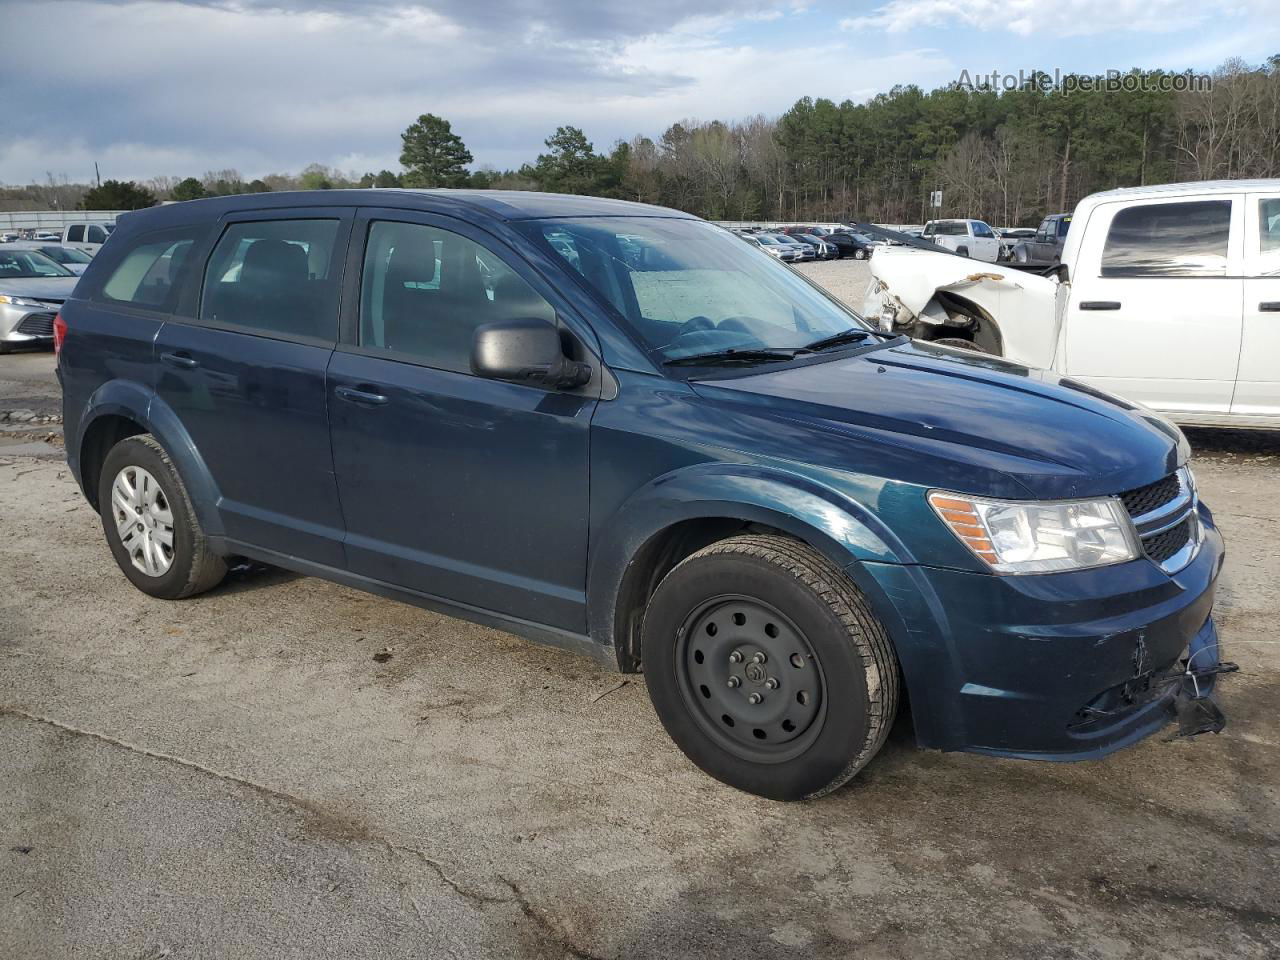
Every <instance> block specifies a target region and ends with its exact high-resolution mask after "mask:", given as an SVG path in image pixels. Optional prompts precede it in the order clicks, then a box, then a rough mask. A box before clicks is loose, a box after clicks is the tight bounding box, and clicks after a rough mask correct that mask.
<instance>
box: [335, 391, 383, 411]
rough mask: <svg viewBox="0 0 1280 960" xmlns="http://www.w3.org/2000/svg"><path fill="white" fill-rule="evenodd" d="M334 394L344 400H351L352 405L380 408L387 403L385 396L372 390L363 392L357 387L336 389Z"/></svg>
mask: <svg viewBox="0 0 1280 960" xmlns="http://www.w3.org/2000/svg"><path fill="white" fill-rule="evenodd" d="M333 392H334V393H335V394H337V395H338V396H339V397H341V398H342V399H343V400H350V401H351V402H352V403H363V404H365V405H366V406H370V407H380V406H382V405H383V404H384V403H386V402H387V397H386V395H385V394H382V393H375V392H373V391H372V390H361V389H358V388H356V387H336V388H335V389H334V391H333Z"/></svg>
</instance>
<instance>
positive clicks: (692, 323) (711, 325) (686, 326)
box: [676, 314, 716, 339]
mask: <svg viewBox="0 0 1280 960" xmlns="http://www.w3.org/2000/svg"><path fill="white" fill-rule="evenodd" d="M715 328H716V322H715V321H714V320H712V319H711V318H710V317H704V316H703V315H702V314H698V315H697V316H696V317H690V318H689V319H688V320H686V321H685V322H684V323H682V324H681V325H680V332H679V333H677V334H676V338H677V339H679V338H680V337H683V336H684V335H685V334H686V333H697V332H698V331H699V330H714V329H715Z"/></svg>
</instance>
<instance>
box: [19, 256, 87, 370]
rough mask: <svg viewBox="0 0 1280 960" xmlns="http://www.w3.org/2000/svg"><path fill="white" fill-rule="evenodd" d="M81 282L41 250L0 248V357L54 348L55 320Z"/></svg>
mask: <svg viewBox="0 0 1280 960" xmlns="http://www.w3.org/2000/svg"><path fill="white" fill-rule="evenodd" d="M77 279H79V278H78V277H76V275H75V274H73V273H72V272H71V271H70V270H68V269H67V268H66V267H64V266H62V265H61V264H59V263H55V262H54V261H53V260H50V259H49V258H48V257H46V256H45V255H44V254H43V253H40V252H39V251H38V250H28V249H22V248H16V249H15V245H14V244H5V245H4V246H3V247H0V353H8V352H9V350H11V349H12V348H13V347H15V346H18V345H20V344H30V345H32V346H52V345H53V318H54V317H55V316H56V315H57V313H58V310H59V309H61V307H62V304H63V301H65V300H66V299H67V298H68V297H69V296H71V291H72V290H74V289H75V287H76V280H77Z"/></svg>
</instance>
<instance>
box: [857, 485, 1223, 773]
mask: <svg viewBox="0 0 1280 960" xmlns="http://www.w3.org/2000/svg"><path fill="white" fill-rule="evenodd" d="M1201 519H1202V521H1203V523H1204V542H1203V544H1202V545H1201V548H1200V551H1199V552H1198V553H1197V555H1196V556H1195V558H1194V559H1193V560H1192V562H1191V563H1190V564H1189V565H1188V566H1187V567H1186V568H1185V569H1183V570H1181V571H1179V572H1178V573H1177V574H1176V575H1174V576H1172V577H1171V576H1169V575H1167V574H1165V573H1163V572H1162V571H1161V570H1160V569H1159V568H1158V567H1157V566H1156V565H1155V564H1153V563H1151V562H1150V561H1149V560H1146V559H1145V558H1144V559H1140V560H1135V561H1132V562H1130V563H1126V564H1121V565H1117V566H1113V567H1106V568H1101V569H1097V570H1088V571H1080V572H1076V573H1068V574H1048V575H1043V576H1026V577H999V576H991V575H982V574H974V573H966V572H961V571H956V570H943V569H937V568H928V567H897V568H893V567H892V566H891V565H888V564H883V565H871V566H872V567H873V569H870V571H869V572H870V573H871V574H872V576H873V577H874V578H875V580H876V581H877V583H878V584H879V587H880V589H881V590H883V591H884V598H885V600H886V602H888V603H889V604H891V605H892V607H893V610H892V611H891V618H896V623H894V624H893V625H892V626H891V630H893V632H894V633H895V640H896V643H897V648H898V653H899V659H900V661H901V663H902V667H903V674H904V678H905V680H906V684H907V692H908V696H909V698H910V702H911V707H912V715H913V718H914V720H915V725H916V734H917V738H918V740H919V742H920V744H921V745H922V746H926V747H932V748H937V749H942V750H966V751H972V752H978V753H987V754H994V755H998V756H1009V757H1021V758H1026V759H1041V760H1084V759H1091V758H1095V757H1101V756H1105V755H1106V754H1108V753H1111V752H1113V751H1115V750H1118V749H1120V748H1122V747H1125V746H1128V745H1129V744H1132V743H1135V742H1137V741H1138V740H1141V739H1143V738H1144V737H1147V736H1150V735H1151V734H1152V733H1154V732H1156V731H1157V730H1159V729H1161V728H1162V727H1164V726H1165V725H1166V724H1168V723H1169V722H1170V721H1171V720H1172V719H1174V717H1175V715H1176V713H1177V711H1178V710H1179V709H1180V708H1182V709H1183V710H1184V712H1185V708H1186V703H1185V701H1186V700H1187V699H1188V698H1189V697H1192V696H1194V695H1196V694H1197V693H1198V694H1200V695H1202V696H1204V697H1205V698H1208V697H1210V696H1211V695H1212V691H1213V688H1214V685H1215V684H1214V679H1215V678H1214V677H1212V676H1209V677H1205V678H1202V679H1200V680H1199V681H1198V687H1199V689H1198V690H1196V689H1194V688H1193V684H1192V683H1191V682H1190V681H1187V680H1185V679H1184V678H1183V674H1184V673H1185V663H1186V660H1187V658H1188V657H1190V658H1193V659H1192V666H1193V667H1194V668H1195V669H1196V670H1199V671H1202V672H1203V671H1211V670H1212V668H1213V667H1214V666H1215V665H1216V664H1217V663H1218V662H1219V656H1218V640H1217V633H1216V630H1215V627H1214V624H1213V620H1212V618H1211V613H1212V609H1213V600H1214V590H1215V587H1216V583H1217V578H1218V574H1219V572H1220V570H1221V567H1222V560H1223V555H1224V549H1223V543H1222V538H1221V536H1220V535H1219V533H1218V531H1217V528H1216V527H1215V526H1214V525H1213V520H1212V515H1211V514H1210V513H1209V511H1208V510H1207V509H1206V508H1204V507H1203V506H1201ZM1206 708H1207V709H1208V705H1206Z"/></svg>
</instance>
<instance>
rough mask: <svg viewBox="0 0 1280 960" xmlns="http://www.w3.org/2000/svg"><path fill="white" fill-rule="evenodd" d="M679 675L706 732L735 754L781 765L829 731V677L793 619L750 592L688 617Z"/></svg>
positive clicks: (718, 601)
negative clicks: (823, 730) (824, 726)
mask: <svg viewBox="0 0 1280 960" xmlns="http://www.w3.org/2000/svg"><path fill="white" fill-rule="evenodd" d="M676 673H677V675H678V676H679V677H680V681H681V687H682V692H683V694H684V697H685V701H686V703H687V704H688V705H689V707H690V708H691V712H692V713H693V715H694V717H695V718H696V719H697V721H698V723H699V725H700V726H702V728H703V729H704V731H705V732H706V733H708V734H709V735H710V736H712V737H713V738H714V739H716V740H717V741H718V742H719V743H720V744H721V745H722V746H723V747H724V748H725V749H727V750H728V751H730V752H731V753H733V754H734V755H736V756H739V757H741V758H743V759H746V760H753V761H756V762H765V763H768V762H781V761H783V760H787V759H789V758H791V757H794V756H795V755H797V754H798V753H801V752H803V751H804V750H805V749H806V748H807V747H808V746H809V745H810V744H811V743H812V741H813V740H814V738H815V737H816V736H817V734H818V733H819V732H820V731H821V728H822V719H823V717H824V715H825V708H826V700H827V696H826V679H825V677H824V676H823V673H822V668H821V665H820V664H819V662H818V659H817V657H816V656H815V654H814V650H813V647H812V646H811V645H810V643H809V641H808V639H807V638H806V637H805V636H804V634H803V633H802V632H801V631H800V630H799V629H797V628H796V626H795V624H794V623H792V621H791V620H790V619H789V618H787V617H786V616H784V615H783V614H782V613H780V612H779V611H778V610H777V609H776V608H774V607H773V606H771V605H770V604H767V603H764V602H762V601H760V600H757V599H752V598H749V597H717V598H715V599H713V600H710V601H708V602H707V603H704V604H702V605H701V606H699V607H698V608H696V609H695V610H694V611H693V612H692V613H690V614H689V616H688V617H687V618H686V619H685V622H684V626H683V627H682V628H681V630H680V633H679V642H678V643H677V644H676Z"/></svg>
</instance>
